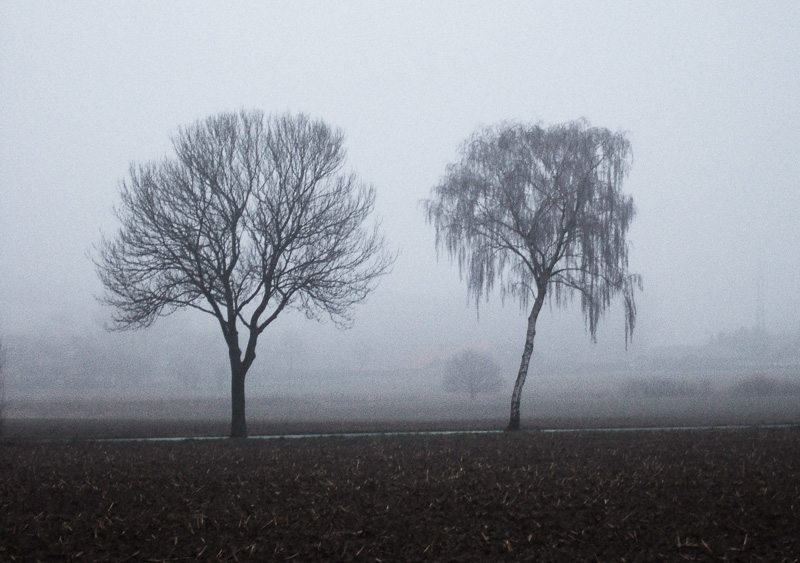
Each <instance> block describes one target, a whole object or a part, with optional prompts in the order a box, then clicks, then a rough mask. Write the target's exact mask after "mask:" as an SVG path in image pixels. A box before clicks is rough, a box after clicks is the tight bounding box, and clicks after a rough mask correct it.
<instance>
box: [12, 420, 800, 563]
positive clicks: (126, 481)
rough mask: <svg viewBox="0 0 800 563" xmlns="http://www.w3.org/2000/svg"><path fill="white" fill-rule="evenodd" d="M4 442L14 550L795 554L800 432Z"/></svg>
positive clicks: (196, 556) (233, 554)
mask: <svg viewBox="0 0 800 563" xmlns="http://www.w3.org/2000/svg"><path fill="white" fill-rule="evenodd" d="M0 449H2V456H1V457H0V459H1V460H2V461H0V464H2V472H3V473H2V474H3V476H4V478H3V480H2V482H0V503H1V504H2V506H0V532H1V533H2V538H3V539H2V542H1V543H2V545H0V559H2V560H15V559H16V560H24V561H35V560H40V561H52V560H67V561H68V560H86V561H95V560H110V559H111V560H126V559H127V560H152V561H169V560H210V561H215V560H219V561H226V560H231V561H232V560H239V561H241V560H253V561H256V560H257V561H264V560H272V561H287V560H296V561H332V560H337V561H397V560H408V561H423V560H428V561H480V560H486V561H497V560H508V561H526V560H530V561H622V560H624V561H653V560H676V561H680V560H702V561H712V560H713V561H720V560H731V561H733V560H735V561H797V560H799V559H800V540H798V534H797V522H798V521H800V514H798V512H800V430H798V429H797V428H770V429H745V430H672V431H648V432H641V431H630V432H616V433H610V432H609V433H605V432H575V433H543V432H521V433H514V434H507V433H500V434H452V435H438V436H420V435H405V436H361V437H331V438H302V439H293V440H289V439H283V440H266V441H265V440H247V441H230V440H211V441H208V440H201V441H198V440H189V441H176V442H92V441H88V442H87V441H80V442H48V443H36V442H26V441H7V442H5V443H0Z"/></svg>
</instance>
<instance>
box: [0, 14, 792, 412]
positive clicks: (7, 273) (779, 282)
mask: <svg viewBox="0 0 800 563" xmlns="http://www.w3.org/2000/svg"><path fill="white" fill-rule="evenodd" d="M0 99H1V100H2V103H0V310H2V311H3V315H2V317H0V336H2V337H3V338H4V340H5V342H6V343H7V344H8V346H9V349H10V361H9V364H8V375H9V377H10V380H11V381H12V382H13V381H17V382H18V383H20V385H21V384H22V374H23V373H24V374H30V373H33V371H36V370H38V371H36V373H38V374H40V375H41V374H44V377H49V376H50V375H51V374H52V377H53V378H57V377H61V378H62V380H63V385H75V382H76V381H78V382H80V381H83V382H84V383H86V388H87V393H88V394H97V395H102V394H103V393H106V392H108V391H111V390H113V391H115V392H119V393H123V394H125V395H126V396H127V395H130V396H133V395H146V394H148V393H150V392H153V391H155V392H156V393H176V394H180V393H182V392H183V391H185V390H186V389H196V390H199V391H198V393H200V394H205V395H215V394H219V395H220V396H221V397H222V398H226V397H227V393H228V389H229V383H228V377H229V375H228V367H227V364H226V360H227V358H226V356H225V353H226V350H225V345H224V343H223V341H222V337H221V335H220V334H219V328H218V326H217V325H216V323H215V321H214V320H213V319H212V318H211V317H210V316H208V315H202V314H200V313H198V312H196V311H186V312H179V313H177V314H175V315H173V316H172V317H171V318H166V319H161V320H159V321H158V322H157V323H156V325H155V326H154V327H152V328H151V329H148V330H147V331H145V332H139V333H129V332H126V333H108V332H106V331H105V330H104V328H103V327H104V325H105V324H107V323H108V322H109V320H110V316H111V311H110V310H109V309H107V308H104V307H102V306H101V305H99V304H98V303H97V301H96V299H95V296H97V295H99V294H101V293H102V288H101V285H100V282H99V281H98V279H97V276H96V274H95V271H94V267H93V265H92V262H91V260H90V259H89V257H88V256H89V254H90V253H91V252H92V245H93V244H96V243H97V242H98V241H99V240H100V232H101V230H102V231H103V232H105V233H107V234H109V235H110V234H113V233H114V232H115V230H116V228H117V225H116V224H115V221H114V219H113V216H112V213H111V209H112V207H113V205H114V204H115V203H117V202H118V193H119V181H120V180H121V179H122V178H123V177H124V176H125V174H126V172H127V170H128V166H129V164H130V163H131V162H146V161H150V160H158V159H161V158H163V157H164V156H166V155H168V154H170V151H171V145H170V136H171V135H173V134H175V133H176V132H177V130H178V127H180V126H185V125H189V124H191V123H192V122H194V121H195V120H197V119H200V118H205V117H207V116H210V115H214V114H217V113H219V112H222V111H231V110H239V109H251V108H258V109H262V110H264V111H266V112H268V113H281V112H285V111H290V112H305V113H307V114H309V115H311V116H312V117H315V118H321V119H323V120H325V121H326V122H327V123H329V124H330V125H333V126H336V127H340V128H341V129H342V130H343V131H344V133H345V134H346V136H347V140H346V143H345V146H346V148H347V150H348V155H349V158H348V165H347V166H348V167H349V168H351V169H352V170H353V171H354V172H355V173H356V174H358V175H359V176H360V178H361V179H363V180H364V181H367V182H369V183H371V184H373V185H374V186H375V188H376V191H377V203H376V211H377V214H378V215H379V216H380V217H381V218H382V220H383V228H384V231H385V233H386V235H387V237H388V239H389V242H390V245H391V246H392V247H393V248H394V249H397V250H399V257H398V259H397V261H396V263H395V265H394V268H393V271H392V273H391V274H389V275H388V276H386V277H385V278H383V279H382V281H381V283H380V285H379V287H378V289H377V290H376V291H375V293H374V294H373V295H372V296H371V297H370V298H369V299H368V301H367V302H366V304H364V305H362V306H359V307H358V309H357V311H356V322H355V326H354V327H353V328H352V329H351V330H348V331H339V330H337V329H336V328H335V327H334V326H333V325H332V324H331V323H326V324H318V323H315V322H313V321H308V320H306V319H305V318H304V317H303V315H301V314H298V313H290V314H287V315H284V316H282V317H281V318H279V319H278V320H277V321H276V322H275V323H274V324H273V325H272V326H270V327H269V328H268V329H267V332H266V333H265V334H264V338H263V340H262V341H261V342H260V345H259V349H258V359H257V360H256V363H255V364H254V366H253V370H252V372H251V373H250V374H249V375H248V389H249V390H255V391H258V392H259V393H261V394H269V393H272V392H283V393H289V392H297V393H307V392H311V391H319V390H329V391H332V392H337V391H344V392H350V391H352V392H356V391H357V392H363V393H382V392H398V393H401V392H402V393H407V392H410V391H412V390H413V389H414V387H415V386H420V385H428V386H429V388H430V389H434V388H436V389H439V388H440V387H441V385H440V383H439V382H438V381H434V382H432V381H431V380H430V378H431V374H433V373H438V372H437V371H436V370H439V371H441V367H440V366H442V365H443V362H445V361H446V360H447V359H448V358H449V357H450V356H452V354H454V353H456V352H460V351H462V350H465V349H470V348H472V349H477V350H480V351H483V352H486V353H488V354H490V355H492V356H493V357H494V359H495V360H496V361H497V362H498V364H500V366H501V367H502V368H503V370H504V374H505V378H506V382H507V384H506V387H505V388H504V389H505V390H504V391H503V393H506V392H507V394H508V395H509V396H510V389H511V383H512V375H513V374H514V372H515V370H516V368H517V366H518V363H519V357H520V354H521V352H522V345H523V340H524V332H525V314H524V312H521V311H520V310H519V308H518V306H517V305H516V303H514V302H510V301H509V302H507V303H505V305H503V303H501V300H500V298H499V295H492V296H491V298H490V301H489V302H488V303H482V304H481V308H480V316H479V318H478V317H477V316H476V312H475V309H474V306H473V305H472V304H471V303H470V302H469V301H468V300H467V293H466V287H465V285H464V284H463V283H462V282H461V281H460V280H459V275H458V271H457V268H456V266H455V265H451V264H450V263H449V262H448V261H447V260H446V258H445V257H444V256H440V257H439V259H438V260H437V255H436V251H435V248H434V233H433V229H432V228H431V227H429V226H427V225H426V224H425V222H424V217H423V214H422V209H421V206H420V204H419V202H420V200H421V199H424V198H427V197H429V195H430V189H431V187H432V186H433V185H435V184H436V183H437V182H438V181H439V179H440V178H441V177H442V175H443V174H444V172H445V167H446V165H447V164H448V163H450V162H453V161H455V159H456V158H457V150H458V147H459V144H460V143H461V142H462V141H464V140H465V139H466V138H467V137H468V136H469V135H470V134H472V133H473V132H474V131H475V130H476V129H477V128H479V127H481V126H485V125H492V124H495V123H497V122H499V121H502V120H516V121H521V122H526V123H530V122H537V121H542V122H544V123H546V124H551V123H558V122H563V121H568V120H573V119H577V118H580V117H585V118H587V119H588V120H590V122H591V123H592V124H593V125H595V126H599V127H606V128H609V129H611V130H612V131H618V130H621V131H625V132H627V135H628V138H629V140H630V142H631V145H632V148H633V153H634V159H633V167H632V169H631V173H630V175H629V177H628V179H627V181H626V182H625V183H624V185H623V191H625V192H626V193H629V194H631V195H632V196H633V198H634V201H635V204H636V207H637V209H638V215H637V217H636V219H635V220H634V222H633V227H632V231H631V233H630V240H631V243H632V254H631V271H633V272H637V273H640V274H641V275H642V277H643V279H644V292H643V293H640V294H639V295H638V296H637V299H638V309H639V312H638V323H637V327H636V332H635V334H634V339H633V343H632V344H631V345H630V347H629V350H628V352H627V353H626V352H625V349H624V338H623V317H622V312H621V309H620V308H617V309H612V311H611V312H610V313H609V314H608V315H607V316H606V318H605V319H604V320H603V322H602V324H601V327H600V331H599V333H598V343H597V344H596V345H592V344H591V342H590V340H589V337H588V335H586V334H585V331H584V327H583V321H582V318H581V315H580V310H579V307H577V303H576V306H574V307H571V308H569V309H567V310H560V309H556V308H553V309H552V311H546V313H545V314H544V315H543V317H542V318H541V319H540V324H539V326H538V330H537V340H536V350H537V358H539V363H537V360H534V363H533V364H532V366H531V373H532V375H533V376H535V374H537V371H540V367H541V366H545V367H544V368H542V370H541V371H542V372H543V373H544V374H545V375H546V376H547V374H550V376H548V378H547V381H548V382H549V383H552V384H555V383H556V382H557V381H558V380H559V372H558V370H559V368H558V366H559V365H564V363H563V362H562V363H560V360H559V359H562V360H563V359H565V358H567V359H569V360H570V361H572V362H573V363H574V362H575V361H576V359H578V360H580V361H584V362H588V361H599V360H604V361H611V360H615V361H620V360H622V361H624V362H627V363H628V364H629V368H628V369H629V370H630V372H631V373H632V372H634V371H635V369H636V366H637V365H643V364H642V363H641V362H645V360H646V361H650V359H652V358H654V357H658V354H657V353H656V352H655V351H657V350H662V351H663V350H664V349H667V348H669V347H674V346H687V345H705V344H708V343H709V342H710V341H712V340H714V339H716V340H714V342H717V343H719V340H720V337H719V336H718V335H719V334H720V333H725V334H727V335H728V336H730V335H734V334H736V333H737V331H740V329H748V330H749V329H753V328H757V329H763V330H765V331H766V333H768V334H772V335H783V336H782V339H777V340H776V341H779V342H781V343H785V346H784V348H785V350H789V352H786V353H785V354H784V355H783V356H780V354H778V356H779V359H780V358H783V359H782V360H780V361H783V362H784V363H786V362H789V363H791V362H795V364H796V363H797V362H798V361H800V360H798V357H800V352H798V350H800V345H799V344H798V343H800V292H798V288H800V252H799V251H798V248H800V228H799V227H800V220H798V217H800V159H798V155H799V154H800V135H798V133H797V132H798V131H800V4H798V3H797V2H793V1H785V2H771V3H769V4H767V5H759V4H756V3H752V2H728V3H725V4H724V5H722V4H719V3H713V2H693V1H692V2H688V1H687V2H677V3H636V4H631V3H626V2H605V3H589V2H575V3H560V2H491V3H490V2H456V1H451V2H436V3H427V2H419V3H410V2H397V3H373V2H303V3H297V2H267V3H264V2H236V3H232V4H229V3H221V2H191V3H190V2H170V3H162V2H115V3H108V2H99V1H98V2H77V3H70V4H59V3H52V2H16V1H5V2H2V3H0ZM739 334H740V335H741V334H742V333H741V332H739ZM45 342H49V344H47V345H45ZM781 345H782V346H783V344H781ZM778 348H780V347H778ZM784 348H780V349H781V350H783V349H784ZM718 349H719V350H723V349H724V346H723V347H718ZM720 353H721V352H720ZM776 353H777V352H776ZM744 355H745V354H744V353H742V357H744ZM763 357H767V356H763ZM769 357H770V358H771V359H770V360H769V362H771V363H772V364H774V363H775V362H777V361H779V360H776V359H775V355H774V354H773V355H772V356H769ZM54 358H55V359H58V361H56V360H54ZM59 358H61V359H63V358H67V359H66V360H63V362H62V360H60V359H59ZM76 358H78V359H76ZM792 358H793V359H792ZM545 360H546V361H545ZM637 361H639V362H640V363H639V364H636V362H637ZM765 361H766V360H765ZM54 362H55V363H54ZM59 362H61V363H59ZM70 362H71V363H70ZM65 365H69V366H78V367H76V368H74V369H75V371H76V373H74V374H70V373H65V368H64V366H65ZM631 365H632V366H633V367H630V366H631ZM647 365H649V364H647ZM25 366H26V367H25ZM30 366H38V367H36V368H35V370H34V368H32V367H30ZM81 366H83V367H81ZM70 369H73V368H71V367H70ZM611 371H613V370H611ZM154 372H156V373H158V374H159V375H158V376H157V377H155V381H159V382H161V383H162V384H163V387H160V386H159V385H153V377H152V375H153V373H154ZM109 373H113V377H108V378H107V376H108V374H109ZM609 373H610V372H609ZM564 375H568V374H564ZM782 375H785V376H787V377H795V378H796V377H797V373H796V372H792V373H783V374H782ZM606 376H608V373H606ZM26 377H27V376H26ZM598 377H599V376H598ZM70 378H71V379H70ZM398 378H405V379H401V380H398ZM568 379H569V378H568ZM575 380H576V379H575V378H572V379H569V381H575ZM580 381H584V379H582V378H581V379H580ZM594 384H596V382H594V383H592V385H594ZM36 388H37V385H34V384H31V382H30V379H29V380H28V382H27V384H25V386H24V390H25V393H27V394H34V395H35V394H36ZM41 388H42V389H47V392H48V393H50V392H52V391H51V390H50V388H49V387H48V386H47V385H44V384H42V386H41ZM532 388H534V389H535V390H536V391H538V390H539V389H540V387H539V381H534V385H533V386H532ZM22 389H23V387H22V386H19V385H18V387H17V388H16V389H15V388H14V386H13V385H9V388H8V390H7V392H8V393H9V395H11V396H14V394H15V393H17V394H19V393H22ZM530 392H534V391H533V389H532V390H531V391H530Z"/></svg>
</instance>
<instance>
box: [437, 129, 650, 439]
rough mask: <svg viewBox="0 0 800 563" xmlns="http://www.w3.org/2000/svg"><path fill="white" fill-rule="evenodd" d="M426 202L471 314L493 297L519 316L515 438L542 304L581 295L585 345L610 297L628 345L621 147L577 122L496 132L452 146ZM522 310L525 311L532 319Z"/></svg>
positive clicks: (627, 201)
mask: <svg viewBox="0 0 800 563" xmlns="http://www.w3.org/2000/svg"><path fill="white" fill-rule="evenodd" d="M460 152H461V155H460V156H461V159H460V161H459V162H457V163H454V164H450V165H448V167H447V170H446V173H445V176H444V178H443V179H442V181H441V183H440V184H439V185H437V186H435V187H434V188H433V189H432V193H431V195H432V197H431V199H429V200H426V201H425V202H424V208H425V214H426V219H427V221H428V223H431V224H433V225H434V226H435V229H436V246H437V249H444V250H445V251H446V252H447V254H448V255H449V257H450V259H451V260H455V261H457V263H458V267H459V271H460V273H461V275H462V278H466V282H467V288H468V292H469V294H470V296H471V297H472V298H474V300H475V305H476V307H478V306H479V303H480V301H481V299H482V298H483V297H487V296H488V293H489V292H490V291H491V290H492V289H493V288H494V287H495V284H497V285H498V286H499V289H500V292H501V295H502V297H503V299H505V298H512V299H515V300H516V301H518V303H519V305H520V307H521V308H522V309H523V310H525V311H526V312H528V311H529V313H528V326H527V332H526V335H525V345H524V348H523V353H522V360H521V362H520V366H519V372H518V373H517V377H516V381H515V383H514V391H513V394H512V397H511V413H510V418H509V422H508V429H509V430H518V429H519V427H520V402H521V398H522V388H523V385H524V384H525V379H526V377H527V375H528V367H529V364H530V359H531V354H532V353H533V342H534V337H535V335H536V321H537V319H538V318H539V313H540V312H541V310H542V306H543V305H544V303H545V300H546V299H549V300H551V301H552V302H555V304H556V305H557V306H560V305H563V304H565V303H567V302H568V301H570V300H571V299H572V298H573V297H574V296H575V295H576V294H577V295H579V296H580V302H581V307H582V309H583V313H584V316H585V319H586V326H587V329H588V332H589V334H590V335H591V338H592V339H593V340H594V339H595V338H596V331H597V324H598V321H599V320H600V318H601V316H602V314H603V312H604V311H605V309H606V308H607V307H608V306H609V305H610V303H611V301H612V298H614V297H615V296H620V297H621V298H622V301H623V303H624V307H625V343H626V346H627V343H628V341H629V338H630V337H631V336H632V334H633V329H634V325H635V322H636V304H635V301H634V292H635V290H636V289H637V288H638V289H640V290H641V278H640V277H639V276H638V275H635V274H630V273H629V272H628V243H627V240H626V235H627V232H628V228H629V226H630V224H631V221H632V220H633V217H634V213H635V212H634V206H633V200H632V198H631V197H630V196H628V195H625V194H623V193H622V192H621V186H622V181H623V179H624V178H625V176H626V174H627V171H628V168H629V165H630V144H629V142H628V140H627V139H626V138H625V136H624V135H623V134H621V133H612V132H611V131H609V130H607V129H603V128H596V127H591V126H590V125H589V123H588V122H586V121H585V120H579V121H575V122H570V123H565V124H560V125H554V126H551V127H543V126H541V125H531V126H528V125H520V124H507V123H504V124H501V125H498V126H495V127H491V128H487V129H484V130H481V131H479V132H477V133H476V134H474V135H473V136H472V137H471V138H470V139H468V140H467V141H466V142H465V143H464V144H463V145H462V147H461V151H460ZM529 307H530V309H529Z"/></svg>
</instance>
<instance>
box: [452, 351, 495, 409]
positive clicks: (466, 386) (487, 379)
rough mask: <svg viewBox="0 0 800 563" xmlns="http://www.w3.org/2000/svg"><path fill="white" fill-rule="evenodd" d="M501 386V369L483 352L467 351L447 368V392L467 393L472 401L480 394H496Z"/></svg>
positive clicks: (453, 360)
mask: <svg viewBox="0 0 800 563" xmlns="http://www.w3.org/2000/svg"><path fill="white" fill-rule="evenodd" d="M501 385H502V379H500V367H499V366H498V365H497V364H496V363H495V362H494V360H492V359H491V358H490V357H489V356H487V355H486V354H483V353H481V352H476V351H474V350H467V351H466V352H462V353H461V354H457V355H455V356H453V357H452V358H450V360H449V361H448V362H447V365H446V367H445V374H444V388H445V390H446V391H448V392H451V393H466V394H468V395H469V396H470V398H471V399H472V400H475V398H476V397H477V395H478V394H480V393H496V392H497V391H499V390H500V387H501Z"/></svg>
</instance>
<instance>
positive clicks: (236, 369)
mask: <svg viewBox="0 0 800 563" xmlns="http://www.w3.org/2000/svg"><path fill="white" fill-rule="evenodd" d="M245 373H246V372H245V371H244V369H242V366H241V365H238V366H231V438H247V419H246V418H245V408H244V378H245Z"/></svg>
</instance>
